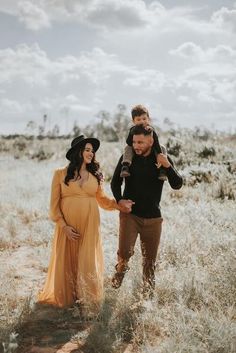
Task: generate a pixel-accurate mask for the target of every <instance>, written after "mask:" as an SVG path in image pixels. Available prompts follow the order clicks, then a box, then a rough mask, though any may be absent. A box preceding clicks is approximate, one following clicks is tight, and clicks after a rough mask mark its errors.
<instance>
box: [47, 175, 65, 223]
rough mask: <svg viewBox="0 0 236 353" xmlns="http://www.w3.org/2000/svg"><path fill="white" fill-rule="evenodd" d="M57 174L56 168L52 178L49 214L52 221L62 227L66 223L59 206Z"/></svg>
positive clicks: (58, 180) (59, 186) (59, 196)
mask: <svg viewBox="0 0 236 353" xmlns="http://www.w3.org/2000/svg"><path fill="white" fill-rule="evenodd" d="M59 174H60V173H59V170H56V171H55V173H54V175H53V179H52V186H51V200H50V212H49V216H50V219H51V220H52V221H53V222H55V223H57V224H58V225H59V226H60V227H61V228H62V227H64V226H66V225H67V224H66V222H65V220H64V217H63V214H62V211H61V208H60V200H61V184H60V175H59Z"/></svg>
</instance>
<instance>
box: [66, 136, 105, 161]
mask: <svg viewBox="0 0 236 353" xmlns="http://www.w3.org/2000/svg"><path fill="white" fill-rule="evenodd" d="M86 143H91V145H92V146H93V150H94V152H96V151H97V150H98V149H99V146H100V141H99V140H98V139H96V138H95V137H85V136H84V135H80V136H77V137H75V138H74V139H73V140H72V142H71V148H70V149H69V150H68V151H67V153H66V158H67V159H68V160H69V161H70V159H71V154H72V152H73V151H74V150H75V149H77V148H80V147H84V146H85V145H86Z"/></svg>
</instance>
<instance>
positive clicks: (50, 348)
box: [15, 305, 92, 353]
mask: <svg viewBox="0 0 236 353" xmlns="http://www.w3.org/2000/svg"><path fill="white" fill-rule="evenodd" d="M91 325H92V324H91V323H90V322H88V321H83V320H81V317H80V316H79V315H75V312H74V311H72V310H66V309H56V308H53V307H49V306H41V305H40V306H39V305H38V306H36V308H35V310H34V311H33V312H32V313H31V315H30V317H29V318H28V320H27V321H26V322H25V323H24V324H23V325H22V326H21V328H20V332H19V333H20V335H19V337H20V338H19V347H18V349H17V350H16V351H15V353H65V352H66V353H69V352H71V353H72V352H73V353H77V352H80V353H82V351H81V350H80V349H79V347H81V346H82V344H83V340H81V339H79V338H78V334H80V335H81V337H83V336H84V337H86V336H87V335H88V333H89V330H90V327H91ZM75 335H77V336H76V337H75ZM73 336H74V337H75V338H74V340H73Z"/></svg>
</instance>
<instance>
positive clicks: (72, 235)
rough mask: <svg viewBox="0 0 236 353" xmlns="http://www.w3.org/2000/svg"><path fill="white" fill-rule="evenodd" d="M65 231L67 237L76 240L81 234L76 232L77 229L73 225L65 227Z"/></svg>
mask: <svg viewBox="0 0 236 353" xmlns="http://www.w3.org/2000/svg"><path fill="white" fill-rule="evenodd" d="M63 232H64V233H65V235H66V237H67V239H69V240H73V241H76V240H78V239H79V237H80V234H79V233H77V232H76V230H75V229H74V228H73V227H71V226H65V227H63Z"/></svg>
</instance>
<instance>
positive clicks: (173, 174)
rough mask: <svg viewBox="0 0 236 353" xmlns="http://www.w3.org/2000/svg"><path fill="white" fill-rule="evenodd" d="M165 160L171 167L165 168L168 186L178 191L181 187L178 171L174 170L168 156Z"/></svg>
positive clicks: (181, 180)
mask: <svg viewBox="0 0 236 353" xmlns="http://www.w3.org/2000/svg"><path fill="white" fill-rule="evenodd" d="M167 158H168V161H169V162H170V164H171V166H170V167H169V168H166V174H167V178H168V181H169V184H170V186H171V187H172V189H176V190H178V189H180V188H181V187H182V185H183V178H182V176H181V175H180V174H179V173H178V171H177V170H176V169H175V167H174V163H173V161H172V159H171V158H170V157H169V156H167Z"/></svg>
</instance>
